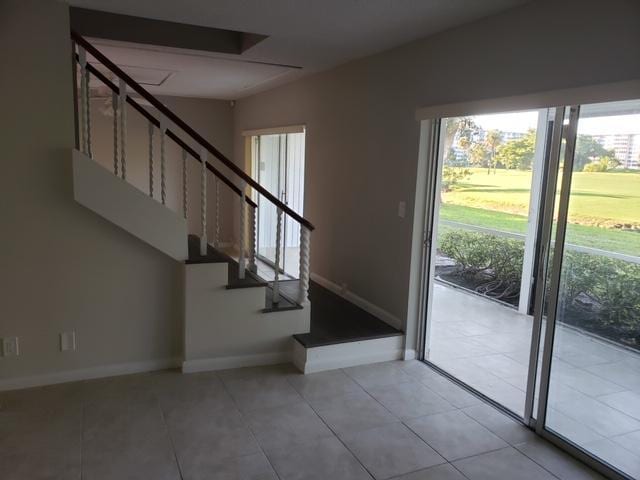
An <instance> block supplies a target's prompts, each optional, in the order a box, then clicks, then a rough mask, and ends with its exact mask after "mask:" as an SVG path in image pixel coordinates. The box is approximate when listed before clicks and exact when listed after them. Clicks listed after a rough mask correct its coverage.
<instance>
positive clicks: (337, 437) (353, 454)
mask: <svg viewBox="0 0 640 480" xmlns="http://www.w3.org/2000/svg"><path fill="white" fill-rule="evenodd" d="M340 371H342V369H340ZM343 373H344V374H345V375H347V374H346V372H343ZM347 376H348V377H349V375H347ZM349 378H351V377H349ZM352 380H353V379H352ZM353 381H354V382H355V380H353ZM356 383H357V382H356ZM289 384H291V383H289ZM358 386H360V388H362V389H363V390H364V388H363V387H362V385H360V384H359V383H358ZM365 392H366V390H365ZM366 393H367V394H369V392H366ZM301 396H302V395H301ZM303 400H304V401H305V403H306V404H307V405H309V408H311V410H312V411H313V413H315V414H316V417H318V419H320V421H321V422H322V423H324V425H325V426H326V427H327V428H328V429H329V431H330V432H331V433H333V436H334V437H335V438H336V439H337V440H338V441H339V442H340V443H341V444H342V446H343V447H344V448H345V449H346V450H347V452H349V453H350V454H351V456H352V457H353V458H354V459H355V460H356V462H358V464H359V465H360V466H361V467H362V468H363V469H364V471H365V472H367V474H368V475H369V476H370V477H371V479H373V480H375V478H376V477H375V476H374V475H373V473H371V472H370V471H369V469H368V468H367V467H366V466H365V465H364V464H363V463H362V462H361V461H360V459H359V458H358V456H357V455H356V454H355V453H353V452H352V451H351V449H350V448H349V447H348V446H347V444H346V443H344V441H343V440H342V439H341V438H340V437H339V436H338V434H337V433H336V432H335V431H334V430H333V428H331V426H329V424H328V423H327V422H325V420H324V418H322V417H321V416H320V414H319V413H318V412H317V411H316V409H315V408H313V405H311V404H310V403H309V402H308V401H307V399H306V398H304V397H303ZM394 417H395V415H394Z"/></svg>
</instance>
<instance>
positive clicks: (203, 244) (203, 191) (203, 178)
mask: <svg viewBox="0 0 640 480" xmlns="http://www.w3.org/2000/svg"><path fill="white" fill-rule="evenodd" d="M200 160H202V164H201V165H202V169H201V170H200V223H201V226H202V235H201V236H200V255H202V256H204V255H206V254H207V149H206V148H204V147H202V148H201V149H200Z"/></svg>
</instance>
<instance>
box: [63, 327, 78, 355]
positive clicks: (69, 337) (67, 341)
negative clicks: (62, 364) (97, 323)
mask: <svg viewBox="0 0 640 480" xmlns="http://www.w3.org/2000/svg"><path fill="white" fill-rule="evenodd" d="M75 349H76V332H74V331H71V332H62V333H61V334H60V351H61V352H66V351H69V350H75Z"/></svg>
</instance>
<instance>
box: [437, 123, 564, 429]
mask: <svg viewBox="0 0 640 480" xmlns="http://www.w3.org/2000/svg"><path fill="white" fill-rule="evenodd" d="M550 114H551V112H549V111H548V110H540V111H538V110H532V111H524V112H514V113H504V114H493V115H476V116H468V117H456V118H445V119H442V120H441V128H440V132H441V133H440V141H439V145H440V146H439V148H438V162H439V167H440V168H439V170H438V171H439V172H440V173H439V179H438V180H439V186H438V188H437V189H436V190H437V198H436V199H435V204H436V208H435V212H434V219H433V233H432V244H433V247H432V248H433V254H432V258H435V268H434V274H433V278H431V279H429V280H430V282H431V287H432V290H431V293H430V295H429V302H430V305H429V308H428V311H429V312H430V314H429V319H428V322H429V326H428V328H427V331H428V334H427V338H426V341H425V345H426V349H425V350H426V352H425V357H426V359H427V360H428V361H429V362H430V363H432V364H434V365H435V366H437V367H439V368H441V369H442V370H444V371H446V372H447V373H449V374H451V375H452V376H454V377H456V378H457V379H458V380H460V381H462V382H464V383H465V384H467V385H468V386H470V387H472V388H473V389H475V390H477V391H478V392H480V393H481V394H483V395H485V396H486V397H488V398H489V399H491V400H493V401H494V402H496V403H498V404H500V405H502V406H503V407H505V408H507V409H509V410H511V411H512V412H514V413H516V414H517V415H519V416H521V417H522V416H524V409H525V395H526V391H527V380H528V371H529V355H530V345H531V334H532V327H533V317H532V315H531V314H532V310H531V304H532V302H531V300H532V294H533V291H534V287H535V284H534V281H533V279H534V267H535V258H536V250H537V245H536V239H537V230H538V228H537V225H538V212H539V210H540V201H541V196H540V195H541V187H542V177H543V175H542V167H543V166H544V159H545V149H546V145H547V141H546V137H547V131H548V121H549V116H550Z"/></svg>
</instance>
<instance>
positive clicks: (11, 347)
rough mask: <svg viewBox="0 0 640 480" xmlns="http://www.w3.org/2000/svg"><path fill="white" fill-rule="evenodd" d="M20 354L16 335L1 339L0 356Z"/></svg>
mask: <svg viewBox="0 0 640 480" xmlns="http://www.w3.org/2000/svg"><path fill="white" fill-rule="evenodd" d="M18 355H20V344H19V343H18V337H5V338H3V339H2V356H3V357H17V356H18Z"/></svg>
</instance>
